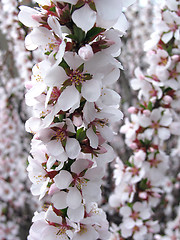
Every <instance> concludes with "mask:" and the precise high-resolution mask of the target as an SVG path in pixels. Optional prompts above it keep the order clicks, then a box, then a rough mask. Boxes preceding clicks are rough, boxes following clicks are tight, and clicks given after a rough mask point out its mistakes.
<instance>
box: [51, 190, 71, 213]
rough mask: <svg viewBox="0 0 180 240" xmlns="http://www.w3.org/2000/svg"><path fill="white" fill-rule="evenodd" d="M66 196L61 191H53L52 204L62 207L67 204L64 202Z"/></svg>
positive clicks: (58, 207)
mask: <svg viewBox="0 0 180 240" xmlns="http://www.w3.org/2000/svg"><path fill="white" fill-rule="evenodd" d="M66 198H67V193H66V192H63V191H62V192H58V193H55V194H54V195H53V196H52V198H51V201H52V203H53V204H54V207H55V208H57V209H64V208H66V207H67V206H68V205H67V203H66Z"/></svg>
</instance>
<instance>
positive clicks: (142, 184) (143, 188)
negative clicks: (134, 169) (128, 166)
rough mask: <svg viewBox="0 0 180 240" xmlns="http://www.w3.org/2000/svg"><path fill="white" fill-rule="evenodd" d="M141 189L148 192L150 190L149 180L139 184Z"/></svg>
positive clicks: (143, 180)
mask: <svg viewBox="0 0 180 240" xmlns="http://www.w3.org/2000/svg"><path fill="white" fill-rule="evenodd" d="M139 187H140V189H141V190H146V189H147V188H148V186H147V178H145V179H142V180H141V182H140V184H139Z"/></svg>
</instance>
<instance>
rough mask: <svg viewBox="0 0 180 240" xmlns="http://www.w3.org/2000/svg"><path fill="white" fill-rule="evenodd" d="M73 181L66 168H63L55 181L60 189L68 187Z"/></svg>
mask: <svg viewBox="0 0 180 240" xmlns="http://www.w3.org/2000/svg"><path fill="white" fill-rule="evenodd" d="M72 181H73V178H72V176H71V174H70V173H69V172H68V171H66V170H61V171H60V173H59V174H57V175H56V176H55V177H54V182H55V184H56V186H57V187H58V188H59V189H66V188H68V187H69V185H70V183H71V182H72Z"/></svg>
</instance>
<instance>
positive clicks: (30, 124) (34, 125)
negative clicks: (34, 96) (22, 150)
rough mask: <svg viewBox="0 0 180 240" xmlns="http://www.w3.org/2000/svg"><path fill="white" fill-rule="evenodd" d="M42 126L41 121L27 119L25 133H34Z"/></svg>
mask: <svg viewBox="0 0 180 240" xmlns="http://www.w3.org/2000/svg"><path fill="white" fill-rule="evenodd" d="M41 125H42V120H41V119H40V118H37V117H31V118H29V119H28V120H27V121H26V123H25V129H26V131H27V132H30V133H36V132H37V131H38V130H39V129H40V127H41Z"/></svg>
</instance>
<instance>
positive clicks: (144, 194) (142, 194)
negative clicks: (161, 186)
mask: <svg viewBox="0 0 180 240" xmlns="http://www.w3.org/2000/svg"><path fill="white" fill-rule="evenodd" d="M139 197H140V198H141V199H146V198H147V193H146V192H140V193H139Z"/></svg>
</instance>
